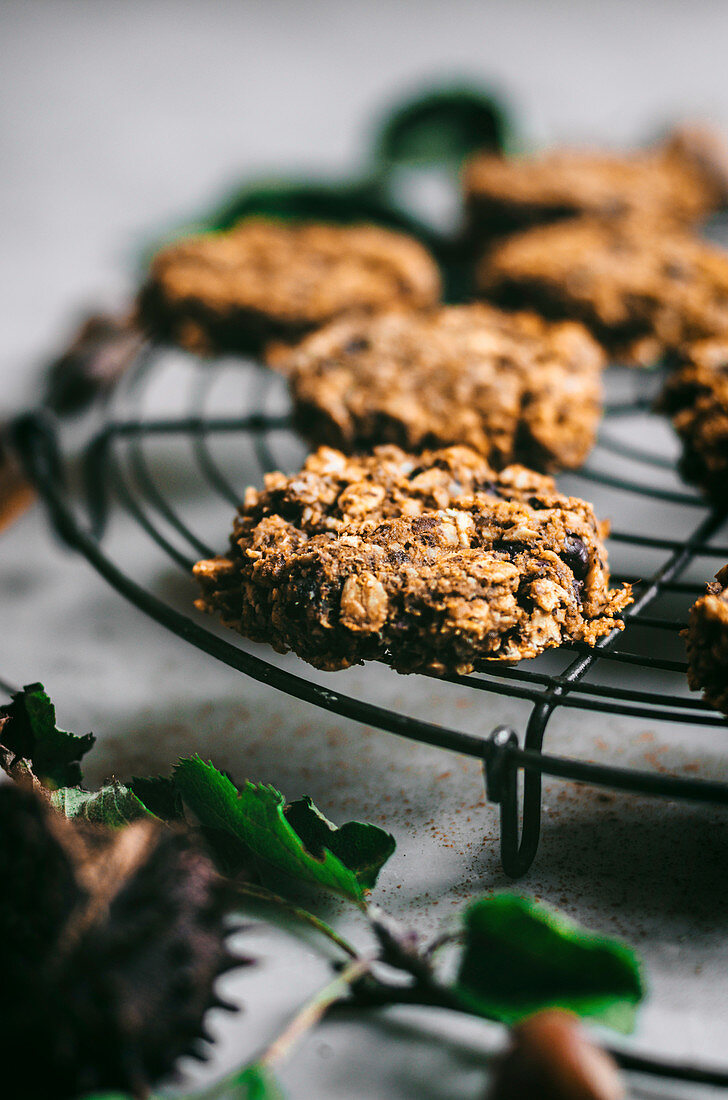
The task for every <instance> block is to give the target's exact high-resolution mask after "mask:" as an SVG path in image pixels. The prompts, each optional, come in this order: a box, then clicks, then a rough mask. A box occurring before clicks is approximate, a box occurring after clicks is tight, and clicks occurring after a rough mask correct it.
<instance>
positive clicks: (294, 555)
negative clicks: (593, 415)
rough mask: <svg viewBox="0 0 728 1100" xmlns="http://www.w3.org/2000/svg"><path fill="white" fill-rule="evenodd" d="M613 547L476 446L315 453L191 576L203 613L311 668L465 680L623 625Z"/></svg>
mask: <svg viewBox="0 0 728 1100" xmlns="http://www.w3.org/2000/svg"><path fill="white" fill-rule="evenodd" d="M605 534H606V531H605V525H604V524H600V523H599V522H598V521H597V520H596V518H595V516H594V512H593V510H592V506H591V505H590V504H588V503H586V502H585V501H582V500H578V499H577V498H575V497H565V496H563V495H561V494H560V493H558V492H557V491H556V488H555V486H554V483H553V481H552V480H551V479H550V478H548V477H543V476H541V475H539V474H535V473H533V472H532V471H531V470H527V469H525V468H524V467H522V466H510V467H508V468H507V469H505V470H503V471H502V472H501V473H499V474H498V473H496V472H495V471H494V470H493V469H492V468H491V467H490V466H489V465H488V463H487V462H486V461H485V459H484V458H483V457H482V456H481V455H479V454H477V453H476V452H475V451H473V450H472V449H470V448H468V447H451V448H448V449H445V450H439V451H426V452H424V453H422V454H420V455H410V454H406V453H405V452H404V451H402V450H400V449H399V448H398V447H395V446H384V447H378V448H376V450H375V451H374V452H373V453H372V454H370V455H367V456H363V457H356V458H348V457H346V456H345V455H344V454H342V453H341V452H340V451H335V450H331V449H329V448H327V447H322V448H320V449H319V450H318V451H317V452H316V453H315V454H312V455H311V456H309V458H308V459H307V461H306V463H305V465H304V467H303V469H302V470H301V471H300V473H298V474H295V475H294V476H292V477H287V476H286V475H284V474H282V473H274V474H269V475H267V476H266V479H265V488H264V489H263V490H262V491H256V490H255V489H249V490H248V493H247V495H246V499H245V503H244V506H243V507H242V508H241V510H240V512H239V514H238V516H237V517H236V520H235V525H234V530H233V534H232V536H231V540H230V549H229V551H228V553H227V555H225V556H221V557H218V558H213V559H212V560H211V561H201V562H198V564H197V565H196V566H195V575H196V577H197V579H198V581H199V582H200V584H201V586H202V598H201V599H199V600H198V601H197V607H198V608H200V609H202V610H205V611H210V612H213V613H216V614H219V615H220V616H221V618H222V620H223V622H224V623H225V624H226V625H227V626H230V627H232V628H233V629H235V630H238V631H239V632H240V633H241V634H244V635H246V636H247V637H249V638H252V639H254V640H255V641H263V642H269V643H270V644H271V645H272V646H273V647H274V648H275V649H277V650H278V651H279V652H286V651H287V650H289V649H292V650H293V651H294V652H296V653H297V654H299V656H301V657H303V658H305V659H306V660H307V661H309V662H310V663H311V664H313V665H316V666H317V667H318V668H323V669H329V670H333V669H339V668H346V667H347V666H349V665H353V664H358V663H360V662H362V661H364V660H381V661H386V662H387V663H388V664H390V665H392V666H393V667H394V668H395V669H397V670H398V671H399V672H430V673H436V674H443V673H446V672H449V671H457V672H461V673H465V672H469V671H470V670H472V668H473V667H474V665H475V664H476V662H478V661H479V660H481V659H482V658H496V659H502V660H508V661H517V660H520V659H521V658H522V657H535V656H536V655H537V654H539V653H541V652H542V651H543V650H545V649H547V648H549V647H552V646H557V645H559V644H561V643H562V642H567V641H572V642H585V643H587V644H589V645H594V644H595V643H596V642H597V641H598V640H599V639H600V638H602V637H604V636H605V635H606V634H609V632H610V631H612V630H613V629H614V628H615V627H617V628H619V627H621V626H622V622H621V619H620V612H621V611H622V609H623V608H624V607H625V606H626V605H627V604H628V603H630V602H631V594H630V590H629V587H624V588H620V589H610V587H609V573H608V570H607V564H606V551H605V548H604V545H603V542H602V539H603V537H604V535H605Z"/></svg>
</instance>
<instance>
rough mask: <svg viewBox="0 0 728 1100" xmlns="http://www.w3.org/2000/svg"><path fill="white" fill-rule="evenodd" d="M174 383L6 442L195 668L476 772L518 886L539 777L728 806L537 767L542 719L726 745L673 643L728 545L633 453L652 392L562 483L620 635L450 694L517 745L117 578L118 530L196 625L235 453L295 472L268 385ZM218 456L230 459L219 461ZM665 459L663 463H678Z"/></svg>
mask: <svg viewBox="0 0 728 1100" xmlns="http://www.w3.org/2000/svg"><path fill="white" fill-rule="evenodd" d="M180 369H181V371H182V375H181V377H182V379H183V381H182V383H180V381H179V379H177V378H175V379H171V378H169V377H165V378H161V379H160V375H161V374H163V373H164V372H165V371H166V370H167V365H166V356H165V353H164V352H162V351H161V350H160V349H158V348H154V347H146V348H145V349H143V351H142V352H141V353H140V355H139V357H138V359H137V361H136V363H135V365H134V367H133V369H132V370H130V371H129V373H128V375H127V376H126V377H125V379H124V381H123V383H122V384H121V385H120V386H119V387H118V388H117V391H116V392H115V394H114V395H113V397H112V398H111V399H109V400H107V402H106V403H105V404H104V406H103V407H102V408H100V409H99V408H97V409H96V410H94V412H93V414H92V415H91V416H90V417H88V418H87V421H86V422H85V423H84V424H83V426H82V427H81V429H80V430H79V429H77V428H74V429H73V430H72V431H71V432H70V433H68V431H67V429H64V430H61V428H60V426H59V424H58V422H57V421H56V419H55V418H54V417H53V416H52V415H51V414H49V413H48V412H47V411H45V410H39V411H36V412H32V413H28V414H25V415H23V416H21V417H19V418H17V420H16V421H15V422H14V424H13V426H12V433H13V438H14V441H15V444H16V447H17V450H18V452H19V454H20V456H21V457H22V459H23V462H24V465H25V467H26V470H27V472H28V474H29V476H30V477H31V478H32V480H33V481H34V483H35V485H36V486H37V488H38V490H39V492H40V495H41V497H42V499H43V501H44V502H45V505H46V506H47V509H48V514H49V517H50V520H51V523H52V526H53V528H54V530H55V531H56V533H57V535H58V536H59V537H60V538H61V539H62V540H63V541H64V542H65V543H66V544H68V545H69V546H70V547H72V548H73V549H75V550H77V551H80V552H81V553H82V554H83V555H84V556H85V557H86V558H87V559H88V561H89V562H90V563H91V564H92V565H93V566H94V567H95V569H96V570H98V572H99V573H100V574H101V575H102V576H103V577H105V578H106V580H107V581H109V582H110V583H111V584H112V585H113V586H114V587H115V588H116V589H117V590H118V591H119V592H120V593H121V594H122V595H123V596H125V597H126V598H127V599H128V600H130V601H131V602H132V603H133V604H135V605H136V606H137V607H138V608H140V609H141V610H142V611H144V612H146V613H147V614H148V615H150V616H151V617H152V618H154V619H156V620H157V621H158V622H159V623H161V624H162V625H163V626H165V627H166V628H168V629H169V630H171V631H173V632H174V633H175V634H177V635H178V636H179V637H181V638H183V639H184V640H186V641H188V642H190V643H191V644H193V645H195V646H197V647H198V648H199V649H201V650H203V651H204V652H206V653H208V654H210V655H211V656H213V657H215V658H217V659H218V660H220V661H222V662H224V663H225V664H227V665H229V666H230V667H231V668H233V669H237V670H238V671H240V672H243V673H245V674H246V675H248V676H251V677H253V678H254V679H256V680H258V681H261V682H262V683H264V684H267V685H269V686H270V687H273V688H276V689H278V690H280V691H283V692H286V693H288V694H289V695H292V696H295V697H297V698H299V699H303V700H306V701H308V702H310V703H313V704H315V705H316V706H319V707H322V708H325V709H327V710H329V711H333V712H335V713H337V714H340V715H342V716H344V717H348V718H351V719H355V720H357V721H360V722H364V723H367V724H369V725H371V726H374V727H378V728H380V729H382V730H387V731H389V732H391V733H394V734H397V735H399V736H401V737H405V738H409V739H411V740H413V741H419V742H422V743H425V744H429V745H434V746H437V747H440V748H442V749H444V750H449V751H454V752H457V753H462V754H464V755H467V756H470V757H474V758H476V759H478V760H479V761H481V762H482V765H483V769H484V778H485V786H486V793H487V796H488V798H489V799H490V800H491V801H492V802H496V803H498V804H499V809H500V824H501V860H502V865H503V868H504V870H505V872H506V873H507V874H508V875H510V876H512V877H518V876H520V875H523V874H524V873H525V872H526V871H527V870H528V868H529V867H530V865H531V863H532V862H533V859H534V858H535V855H536V852H537V848H538V843H539V835H540V824H541V783H542V776H544V775H547V776H553V777H557V778H560V779H564V780H571V781H575V782H577V783H583V784H590V785H594V786H597V787H605V788H609V789H612V790H617V791H625V792H635V793H641V794H646V795H653V796H656V797H662V798H667V799H684V800H692V801H695V802H698V803H705V804H712V805H723V806H725V805H728V782H720V781H716V780H711V779H707V778H702V779H701V778H693V777H685V776H678V775H675V776H673V775H666V774H661V773H660V774H658V773H656V772H646V771H641V770H640V771H638V770H634V769H629V768H624V767H617V766H613V765H611V764H610V765H604V764H599V763H594V762H591V761H587V760H580V759H574V758H566V757H562V756H554V755H551V754H547V753H545V752H544V751H543V744H544V738H545V734H546V732H547V727H548V725H549V722H550V721H551V719H552V717H553V716H554V714H556V713H557V712H558V711H567V710H569V709H571V710H576V711H581V712H584V713H586V712H598V713H599V712H600V713H602V714H610V715H619V716H623V717H624V718H626V719H634V720H640V719H643V720H644V719H648V720H653V721H665V722H671V723H681V724H687V725H693V726H700V727H703V728H709V729H714V730H715V733H716V735H717V736H721V735H722V734H723V733H724V732H725V730H726V728H728V720H727V719H725V718H724V717H723V716H722V715H720V714H717V713H716V712H715V711H713V710H712V709H711V708H710V707H709V706H707V704H705V703H704V702H703V701H702V700H700V699H699V698H697V697H696V696H695V695H690V693H689V692H688V691H687V687H686V679H685V671H686V665H685V660H684V655H683V651H682V644H681V642H680V640H679V631H680V629H681V627H682V625H683V624H684V619H685V615H686V612H687V608H688V607H689V605H690V603H691V602H692V601H693V600H694V599H695V598H696V597H697V595H698V594H699V593H700V592H701V591H702V590H703V588H704V583H705V581H706V580H707V579H709V578H710V577H711V576H712V575H713V573H714V572H715V570H716V568H717V567H718V566H719V565H722V564H724V563H725V562H726V561H728V539H727V541H726V542H721V536H724V537H725V532H724V527H725V526H726V519H725V517H724V515H722V514H720V513H718V512H717V511H714V510H711V509H710V508H709V507H708V506H707V505H706V504H705V502H704V501H703V499H702V498H701V497H700V496H699V495H698V494H697V493H695V492H693V491H691V490H688V489H687V488H686V487H685V486H684V485H682V484H681V482H680V480H679V478H678V475H677V474H676V472H675V469H674V461H673V457H671V455H670V453H669V452H670V449H671V446H670V435H669V432H668V431H667V429H665V437H664V438H665V441H666V447H665V448H664V449H663V450H658V449H656V448H654V447H649V448H648V447H645V446H643V445H642V444H640V443H638V442H635V439H638V438H640V436H641V435H642V433H643V430H644V426H645V418H649V417H650V413H649V409H650V407H651V404H652V397H651V393H650V391H651V390H654V385H655V379H654V378H653V379H650V378H649V377H648V376H645V375H644V374H642V373H640V372H635V371H627V372H625V371H621V372H620V371H617V370H614V369H610V371H609V372H608V393H609V400H608V404H607V407H606V412H605V417H604V421H603V425H602V429H601V433H600V438H599V442H598V445H597V447H596V448H595V450H594V452H593V454H592V456H591V458H590V460H589V462H588V463H587V464H586V466H585V467H584V468H583V469H581V470H580V471H578V472H576V473H574V474H570V475H569V476H568V477H565V478H562V479H560V482H561V487H562V488H564V489H566V490H567V491H573V492H575V493H577V494H579V495H582V496H586V497H587V498H593V499H595V493H598V494H602V495H604V494H606V500H605V505H606V511H607V513H608V514H611V515H612V517H616V520H617V522H616V523H615V525H614V529H613V530H612V533H611V536H610V555H611V561H612V563H613V577H614V579H615V580H616V581H621V580H629V581H631V582H632V583H633V584H634V586H635V602H634V603H633V604H632V605H631V607H630V608H629V609H628V611H627V613H626V616H625V618H626V628H625V630H624V631H623V632H620V631H615V632H614V633H613V634H611V635H610V636H608V637H606V638H604V639H602V641H601V642H600V643H599V645H598V646H597V647H596V648H594V649H588V648H587V647H584V646H578V645H573V646H565V647H562V648H561V649H560V650H558V651H556V652H555V653H552V654H550V655H547V656H545V657H544V658H539V659H538V660H536V661H531V662H522V663H521V664H519V665H516V666H511V665H504V664H500V663H498V662H484V663H483V664H482V666H481V667H480V668H478V669H477V671H476V672H475V673H473V674H472V675H470V676H455V675H453V676H450V677H447V679H448V680H449V681H450V682H451V683H453V684H454V685H456V687H458V688H459V689H461V690H462V691H475V692H489V693H495V694H497V695H499V696H504V697H506V698H508V699H510V700H512V701H513V702H514V705H515V704H519V705H520V706H521V708H523V706H524V705H525V707H526V708H527V713H528V718H527V720H526V721H525V725H524V723H521V728H522V730H523V738H522V741H521V739H520V738H519V736H518V734H517V733H516V731H515V729H513V728H511V727H510V726H499V727H497V728H496V729H495V730H492V731H491V732H488V733H483V734H482V735H477V734H473V733H470V732H465V731H463V730H461V729H457V728H455V727H451V726H444V725H436V724H434V723H432V722H428V721H425V720H422V719H420V718H417V717H412V716H410V715H407V714H405V713H402V712H400V711H396V710H392V709H386V708H384V707H382V706H379V705H377V704H375V703H372V702H369V701H367V700H365V699H363V698H358V697H354V696H351V695H346V694H342V693H340V692H339V691H336V690H334V689H333V688H329V687H328V683H327V686H322V685H321V684H319V683H317V682H316V681H315V679H313V678H312V676H311V674H310V672H309V669H308V666H306V665H305V664H303V662H301V669H300V672H299V671H296V672H291V671H289V670H288V669H287V668H283V667H280V665H279V664H277V663H275V662H274V660H273V655H272V654H271V656H270V658H268V657H261V656H259V655H258V653H257V652H255V653H254V652H251V647H248V645H247V643H246V642H245V641H244V640H243V639H238V638H237V637H236V636H234V635H231V634H230V632H225V631H223V630H221V629H220V628H218V627H217V625H216V624H215V623H214V622H212V620H209V619H205V618H204V617H203V616H196V615H194V614H193V613H189V614H188V613H185V612H183V611H180V610H178V609H177V608H176V607H175V606H173V604H172V603H171V602H169V601H167V600H163V599H161V598H160V596H159V595H157V594H156V593H155V592H154V591H153V590H152V588H151V587H144V586H142V585H141V584H140V583H139V582H138V581H137V580H136V579H135V578H134V577H133V576H132V575H131V572H130V569H129V568H128V567H127V568H124V567H123V566H122V565H121V564H120V563H119V562H118V561H117V560H115V556H114V554H113V552H112V551H111V550H110V548H109V544H110V543H111V542H113V539H111V537H110V529H111V528H112V527H113V526H114V523H115V522H118V523H121V524H122V525H124V524H126V525H128V524H129V521H131V523H132V525H133V527H134V529H135V531H136V532H137V533H139V534H141V535H142V536H143V538H144V539H148V540H151V543H153V544H154V546H156V548H157V550H158V551H161V554H162V555H163V557H164V558H165V559H166V560H167V561H168V562H171V564H172V566H173V567H174V568H175V569H177V570H179V571H181V573H182V574H183V576H184V577H185V578H186V583H189V601H188V604H189V606H190V608H191V605H192V598H193V595H194V594H195V591H196V589H195V586H194V584H193V582H192V579H191V577H190V570H191V568H192V565H193V564H194V562H195V561H197V560H198V559H199V558H200V557H207V556H210V555H212V554H214V553H215V551H216V550H218V549H220V547H221V546H222V545H223V544H224V540H223V535H222V533H223V532H225V533H226V532H227V530H228V528H229V527H230V521H231V513H232V510H233V508H235V507H237V506H238V505H239V504H240V503H241V500H242V494H243V492H244V489H245V486H246V484H248V483H250V480H251V479H250V476H249V471H250V469H251V466H250V464H248V465H247V466H246V474H245V476H242V474H241V472H240V471H237V472H236V470H235V469H234V468H233V466H234V464H233V463H231V461H230V456H231V455H234V454H236V453H237V452H238V451H239V450H240V449H243V448H244V449H245V450H246V451H247V453H248V457H249V459H251V460H253V462H254V465H253V467H252V468H253V469H255V471H256V473H255V475H254V477H253V480H258V481H259V480H260V479H261V478H262V475H263V473H265V472H266V471H269V470H273V469H278V468H281V467H283V468H286V467H289V468H296V466H297V465H298V464H299V462H300V460H301V457H302V456H303V454H304V453H305V452H304V451H303V449H302V447H301V444H300V441H299V442H296V437H295V436H294V434H293V432H292V431H291V428H290V419H289V415H288V410H287V408H286V406H285V399H284V400H283V401H281V400H280V398H281V394H280V392H279V393H278V399H279V400H278V404H279V406H280V408H279V409H278V410H273V411H272V410H271V405H274V404H275V403H276V402H275V400H271V398H274V399H275V397H276V393H275V390H276V385H277V384H278V382H279V381H280V380H276V378H275V376H273V375H272V374H271V373H270V372H268V371H265V370H264V369H262V368H260V367H259V366H257V365H255V364H241V363H236V364H234V365H228V366H227V368H226V367H225V365H224V364H223V365H220V364H200V363H197V362H195V361H193V360H191V359H189V358H187V357H185V358H184V363H183V365H182V366H181V367H180ZM223 376H226V377H227V378H228V381H229V379H230V378H233V379H234V381H235V390H236V396H235V397H231V396H230V395H229V393H228V392H227V391H225V392H223V394H222V398H221V399H218V400H217V402H216V401H215V395H216V391H217V390H218V389H219V388H220V380H221V378H222V377H223ZM241 387H242V392H240V390H241ZM155 388H157V389H159V390H160V392H163V393H164V394H165V395H166V398H167V399H168V397H169V394H170V393H171V392H173V393H174V394H175V396H176V399H177V404H179V405H180V408H179V409H175V410H174V411H169V410H168V409H164V410H163V413H162V415H160V414H159V410H158V409H156V408H154V404H153V402H152V401H151V400H150V393H153V391H154V390H155ZM223 390H224V387H223ZM218 398H220V395H218ZM166 403H167V401H166V400H165V404H166ZM216 406H217V407H216ZM653 419H654V418H653ZM68 434H70V437H71V438H70V441H69V440H68V439H67V438H66V436H67V435H68ZM79 436H80V438H79ZM170 441H173V442H174V443H175V444H177V445H178V450H177V451H175V458H174V467H173V476H172V477H171V478H170V468H169V465H168V462H165V461H161V462H159V461H158V458H159V456H158V455H157V454H156V453H155V450H154V449H155V447H156V446H157V445H159V444H160V443H162V444H163V443H165V442H166V443H169V442H170ZM220 444H224V446H223V448H222V450H221V449H220V446H219V445H220ZM674 449H675V448H674V445H673V447H672V450H673V453H674ZM180 470H181V471H182V472H183V473H184V475H185V478H186V479H192V480H193V481H194V487H195V491H196V493H197V495H198V496H199V495H200V494H202V495H203V496H204V498H205V499H206V501H207V502H208V503H209V504H210V506H211V507H212V508H214V510H215V515H216V516H217V524H216V525H215V524H213V527H215V526H217V529H219V531H220V533H221V542H220V543H218V544H217V545H212V544H211V543H210V541H208V540H209V538H210V533H209V532H210V526H209V523H208V522H207V521H205V523H204V525H203V526H200V521H199V517H198V524H197V526H196V525H195V523H194V522H193V520H192V519H191V518H190V517H189V516H188V515H187V514H186V512H185V503H184V502H185V500H186V499H187V496H186V494H185V493H175V492H173V491H172V490H171V488H170V482H171V481H172V480H174V475H175V474H177V475H178V474H179V472H180ZM185 484H186V486H187V487H188V488H189V486H188V485H187V482H186V483H185ZM604 511H605V506H604V505H603V506H602V507H600V508H599V509H598V512H599V513H600V514H602V513H603V512H604ZM614 563H616V565H617V568H616V569H615V568H614ZM184 606H187V603H185V604H184ZM252 648H256V647H252ZM257 648H258V650H259V649H260V647H257ZM391 675H392V676H394V675H396V674H395V673H391ZM331 678H332V677H329V679H331ZM333 678H335V674H334V677H333ZM514 724H515V723H514ZM614 1053H615V1056H616V1057H617V1059H618V1061H619V1062H620V1064H621V1065H622V1066H623V1068H624V1069H626V1070H630V1071H632V1072H635V1073H637V1074H647V1075H650V1076H657V1077H660V1078H663V1079H665V1080H674V1081H678V1082H681V1083H685V1082H694V1083H696V1084H702V1085H714V1086H723V1087H728V1072H724V1071H722V1070H718V1069H710V1068H706V1067H701V1066H695V1065H689V1064H678V1063H675V1062H670V1061H665V1060H663V1059H659V1058H654V1057H651V1056H649V1055H645V1056H643V1055H639V1054H637V1053H632V1052H629V1051H625V1050H619V1051H615V1052H614Z"/></svg>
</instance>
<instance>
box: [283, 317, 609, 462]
mask: <svg viewBox="0 0 728 1100" xmlns="http://www.w3.org/2000/svg"><path fill="white" fill-rule="evenodd" d="M276 365H277V366H278V367H280V368H281V369H283V370H284V371H285V372H286V373H287V375H288V378H289V382H290V386H291V391H292V395H293V401H294V406H295V414H296V421H297V424H298V427H299V429H300V430H301V432H302V433H303V434H304V435H305V436H307V438H309V439H311V440H312V441H313V442H314V443H327V444H330V445H331V446H334V447H339V448H340V449H341V450H344V451H347V452H351V451H355V450H363V449H366V448H369V447H372V446H374V445H376V444H380V443H396V444H398V445H399V446H401V447H404V448H405V449H406V450H419V449H421V448H423V447H436V446H448V445H451V444H455V443H465V444H467V445H468V446H471V447H474V448H475V450H477V451H479V452H480V453H481V454H482V455H484V456H485V457H486V458H487V459H488V461H489V462H490V463H491V465H493V466H495V467H496V468H498V469H500V468H501V467H503V466H505V465H508V464H510V463H513V462H522V463H523V464H524V465H527V466H532V467H534V468H536V469H539V470H557V469H562V468H570V467H576V466H579V465H581V463H582V462H583V461H584V459H585V458H586V456H587V455H588V453H589V451H590V450H591V448H592V446H593V445H594V440H595V437H596V431H597V427H598V423H599V418H600V414H601V404H602V385H601V376H602V367H603V365H604V354H603V352H602V350H601V348H600V347H599V346H598V344H596V342H595V341H594V340H593V339H592V337H591V336H590V335H589V333H588V332H587V330H586V329H585V328H584V327H583V326H582V325H578V324H574V323H572V322H562V323H556V324H553V323H549V322H546V321H543V320H542V319H541V318H540V317H537V316H536V315H535V314H529V313H512V314H511V313H503V312H502V311H501V310H498V309H495V308H493V307H492V306H487V305H480V304H475V305H467V306H449V307H445V308H442V309H439V310H437V311H431V312H428V313H413V312H408V313H405V312H401V311H390V312H387V313H381V314H377V315H376V316H374V317H343V318H340V319H339V320H336V321H333V322H332V323H331V324H330V325H327V326H325V327H324V328H322V329H319V330H318V331H317V332H314V333H312V334H311V335H310V336H308V337H306V339H304V341H303V342H302V343H301V344H299V345H298V346H297V347H295V348H293V349H292V350H291V351H290V352H289V354H288V355H287V356H285V357H284V358H281V357H280V356H277V358H276Z"/></svg>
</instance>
